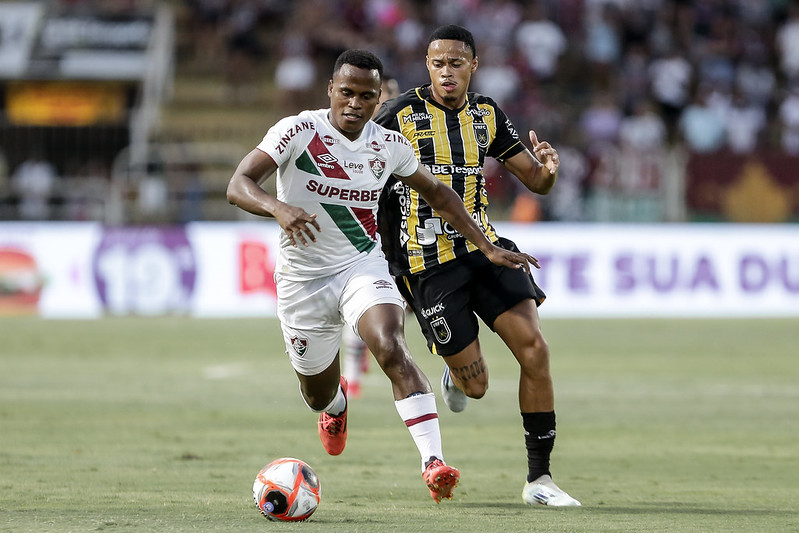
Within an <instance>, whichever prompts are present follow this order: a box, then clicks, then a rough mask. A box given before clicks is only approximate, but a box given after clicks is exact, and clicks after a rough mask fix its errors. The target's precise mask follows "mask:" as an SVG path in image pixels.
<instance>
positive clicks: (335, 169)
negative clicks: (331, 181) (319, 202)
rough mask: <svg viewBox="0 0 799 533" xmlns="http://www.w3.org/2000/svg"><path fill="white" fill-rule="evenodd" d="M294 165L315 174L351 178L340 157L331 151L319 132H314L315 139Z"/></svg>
mask: <svg viewBox="0 0 799 533" xmlns="http://www.w3.org/2000/svg"><path fill="white" fill-rule="evenodd" d="M294 165H295V166H296V167H297V168H298V169H300V170H303V171H305V172H307V173H308V174H314V175H315V176H325V177H327V178H335V179H340V180H348V179H350V177H349V176H348V175H347V173H346V172H345V171H344V169H343V168H341V165H339V164H338V158H336V156H334V155H333V154H331V153H330V151H329V150H328V149H327V146H325V143H324V142H323V141H322V139H320V138H319V133H315V134H314V136H313V139H311V142H309V143H308V146H307V148H306V149H305V150H303V152H302V154H300V157H298V158H297V160H296V161H295V162H294Z"/></svg>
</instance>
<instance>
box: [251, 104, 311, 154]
mask: <svg viewBox="0 0 799 533" xmlns="http://www.w3.org/2000/svg"><path fill="white" fill-rule="evenodd" d="M303 122H307V120H305V121H303V119H302V118H300V117H298V116H290V117H285V118H282V119H280V120H279V121H278V122H277V123H276V124H275V125H274V126H272V127H271V128H269V131H267V132H266V135H264V138H263V140H261V142H260V143H258V146H256V148H258V149H259V150H261V151H262V152H265V153H266V154H269V156H270V157H271V158H272V159H274V160H275V163H277V165H278V166H282V165H283V164H284V163H286V162H287V161H288V160H289V159H291V153H292V148H293V146H295V145H297V142H296V141H297V139H298V138H299V137H301V136H300V135H297V133H298V132H300V131H303V130H302V124H303Z"/></svg>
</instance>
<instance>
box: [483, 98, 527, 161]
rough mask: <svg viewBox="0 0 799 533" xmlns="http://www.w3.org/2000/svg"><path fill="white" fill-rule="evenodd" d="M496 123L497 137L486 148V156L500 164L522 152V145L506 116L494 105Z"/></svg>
mask: <svg viewBox="0 0 799 533" xmlns="http://www.w3.org/2000/svg"><path fill="white" fill-rule="evenodd" d="M494 111H495V112H496V121H497V135H496V137H495V138H494V142H492V143H491V146H489V147H488V151H487V152H486V154H487V155H488V156H490V157H493V158H494V159H496V160H497V161H499V162H500V163H502V162H504V161H505V160H506V159H509V158H511V157H513V156H515V155H516V154H518V153H521V152H523V151H524V148H525V146H524V143H522V141H521V140H520V139H519V133H518V132H517V131H516V128H514V127H513V123H511V121H510V119H509V118H508V116H507V115H506V114H505V113H504V111H502V110H501V109H500V108H499V106H497V105H496V104H494Z"/></svg>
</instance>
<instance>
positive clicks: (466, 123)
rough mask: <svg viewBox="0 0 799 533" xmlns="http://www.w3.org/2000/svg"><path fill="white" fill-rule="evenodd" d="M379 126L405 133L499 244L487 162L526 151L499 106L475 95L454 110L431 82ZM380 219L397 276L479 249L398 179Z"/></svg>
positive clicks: (382, 115)
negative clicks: (436, 96)
mask: <svg viewBox="0 0 799 533" xmlns="http://www.w3.org/2000/svg"><path fill="white" fill-rule="evenodd" d="M375 121H376V122H377V123H378V124H380V125H381V126H384V127H386V128H388V129H392V130H396V131H398V132H400V133H402V134H403V135H404V136H405V137H406V138H407V139H408V140H409V141H410V142H411V145H412V146H413V148H414V150H415V151H416V157H417V158H418V159H419V160H420V161H421V163H422V164H423V165H424V166H425V167H427V169H428V170H429V171H430V172H431V173H432V174H433V175H435V176H436V177H437V178H438V179H439V180H441V181H442V182H444V183H446V184H447V185H449V186H450V187H452V188H453V189H454V190H455V192H457V193H458V194H459V195H460V197H461V198H462V199H463V204H464V206H465V207H466V210H467V211H468V212H469V213H470V214H471V215H472V217H473V218H474V220H475V221H476V222H477V223H478V225H480V227H481V228H482V229H483V231H484V232H485V233H486V235H487V236H488V238H489V239H490V240H491V241H492V242H496V240H497V235H496V233H495V231H494V228H493V227H492V226H491V224H490V223H489V221H488V215H487V213H486V206H487V205H488V195H487V194H486V189H485V179H484V177H483V163H484V162H485V158H486V156H490V157H493V158H495V159H497V160H498V161H504V160H505V159H507V158H509V157H512V156H514V155H516V154H518V153H520V152H522V151H523V150H524V149H525V147H524V144H522V142H521V141H520V140H519V135H518V134H517V133H516V129H515V128H514V127H513V124H511V122H510V120H508V118H507V116H505V113H503V112H502V110H501V109H500V108H499V107H498V106H497V104H496V102H494V101H493V100H492V99H491V98H488V97H487V96H483V95H481V94H477V93H471V92H470V93H468V95H467V101H466V104H465V105H464V106H463V107H462V108H461V109H457V110H451V109H447V108H445V107H444V106H442V105H439V104H438V103H437V102H435V101H434V100H433V98H432V96H431V95H430V86H429V85H424V86H422V87H417V88H415V89H411V90H409V91H407V92H405V93H403V94H401V95H400V96H398V97H397V98H394V99H393V100H389V101H388V102H386V103H385V104H383V106H382V107H381V108H380V110H379V112H378V114H377V116H376V117H375ZM378 221H379V228H380V233H381V239H382V242H383V250H384V252H385V254H386V257H387V258H388V261H389V264H390V266H391V273H392V274H393V275H395V276H401V275H405V274H409V273H416V272H421V271H423V270H425V269H428V268H431V267H433V266H436V265H440V264H443V263H446V262H447V261H450V260H452V259H455V258H456V257H461V256H464V255H466V254H468V253H470V252H473V251H475V250H477V247H476V246H475V245H473V244H472V243H470V242H469V241H467V240H466V238H465V237H463V236H462V235H461V234H460V233H458V232H457V231H456V230H455V229H454V228H452V227H451V226H450V225H449V224H447V223H446V222H445V221H444V220H443V219H442V218H441V217H440V216H439V215H438V214H436V213H435V212H434V211H433V209H432V208H431V207H430V206H429V205H427V203H426V202H425V201H424V200H422V198H421V197H419V195H418V194H417V193H416V191H415V190H413V189H411V188H410V187H408V186H407V185H404V184H403V183H401V182H398V181H396V180H395V179H393V178H392V179H390V180H389V182H388V183H387V184H386V187H385V188H384V189H383V193H382V196H381V199H380V208H379V210H378Z"/></svg>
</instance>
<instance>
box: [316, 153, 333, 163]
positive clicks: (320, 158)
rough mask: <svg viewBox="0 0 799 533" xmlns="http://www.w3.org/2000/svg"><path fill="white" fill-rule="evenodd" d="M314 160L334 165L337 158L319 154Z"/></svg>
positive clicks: (331, 155)
mask: <svg viewBox="0 0 799 533" xmlns="http://www.w3.org/2000/svg"><path fill="white" fill-rule="evenodd" d="M316 159H317V161H321V162H322V163H335V162H336V161H338V158H337V157H336V156H334V155H333V154H319V155H317V156H316Z"/></svg>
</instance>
